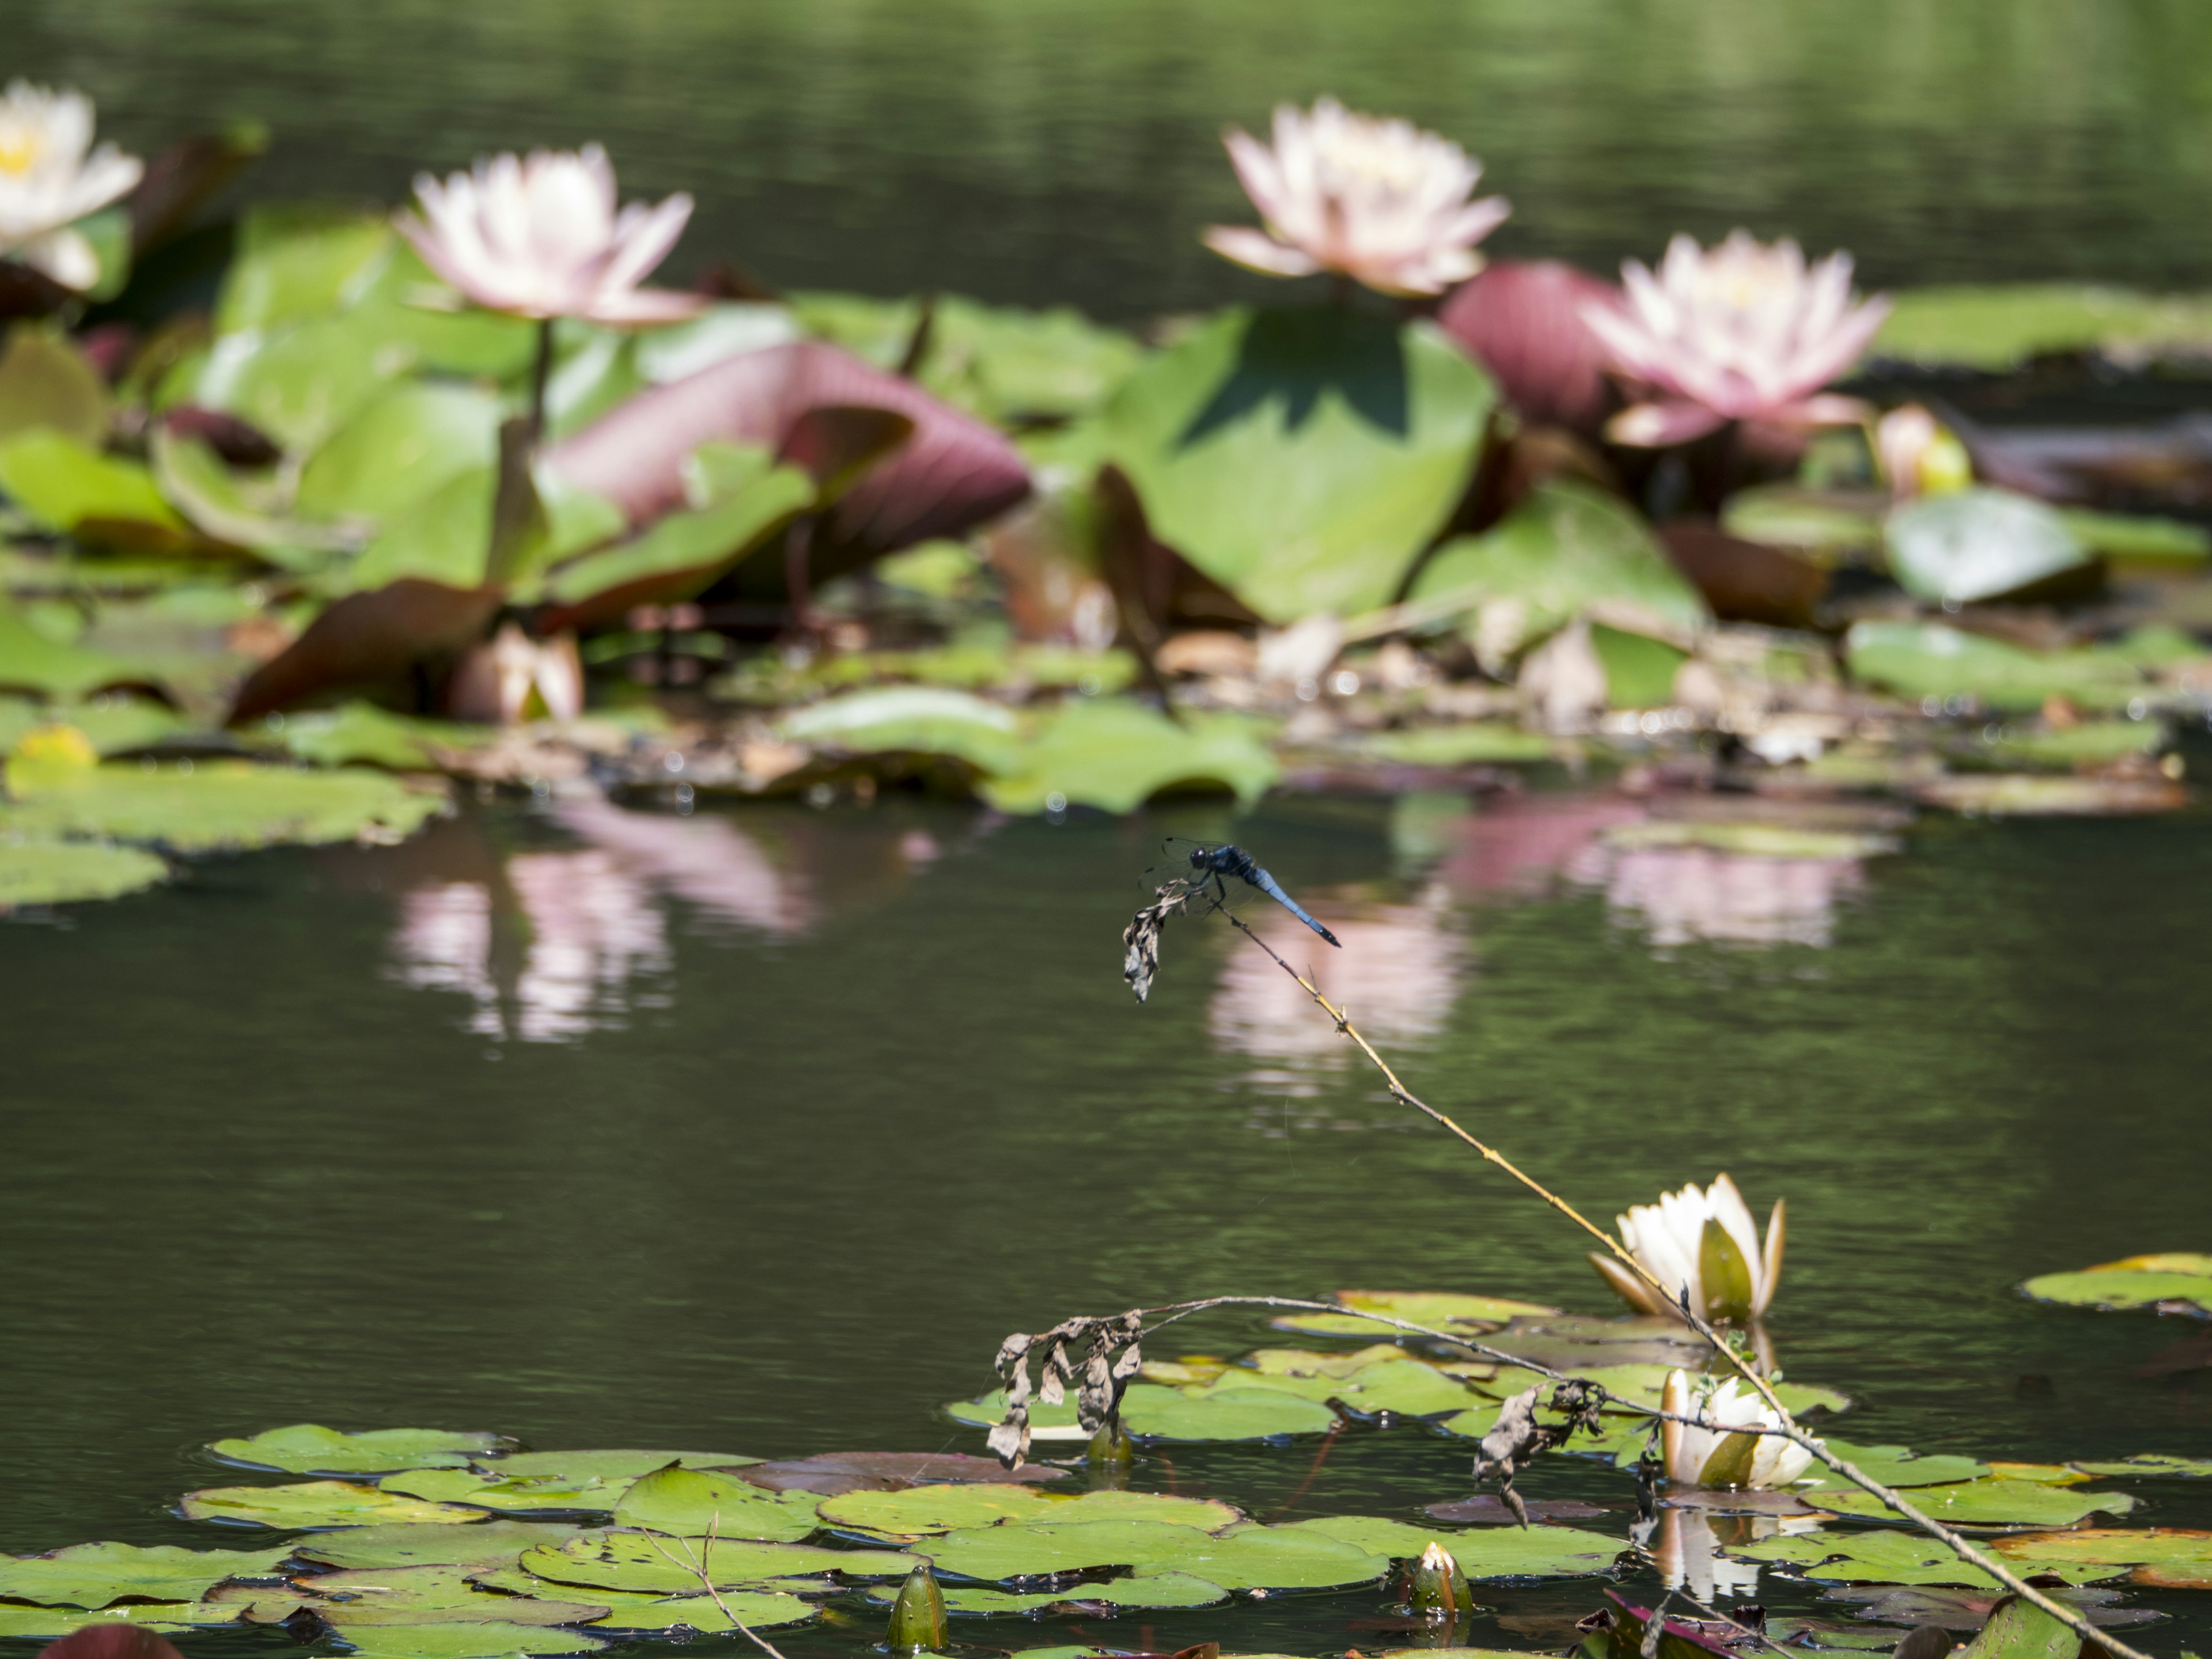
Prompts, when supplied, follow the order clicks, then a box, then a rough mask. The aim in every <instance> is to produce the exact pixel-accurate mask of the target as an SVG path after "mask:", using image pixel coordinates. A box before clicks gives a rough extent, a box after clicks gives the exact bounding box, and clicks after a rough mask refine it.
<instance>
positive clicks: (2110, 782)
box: [1911, 772, 2189, 817]
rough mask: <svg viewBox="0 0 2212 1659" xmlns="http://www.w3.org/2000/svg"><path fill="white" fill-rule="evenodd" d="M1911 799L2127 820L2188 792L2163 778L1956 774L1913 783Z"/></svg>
mask: <svg viewBox="0 0 2212 1659" xmlns="http://www.w3.org/2000/svg"><path fill="white" fill-rule="evenodd" d="M1911 795H1912V798H1913V799H1915V800H1918V801H1922V802H1924V803H1925V804H1927V805H1929V806H1941V807H1943V808H1945V809H1946V810H1947V811H1953V812H1965V813H1969V814H1972V815H1975V816H1979V817H2133V816H2136V815H2137V814H2141V813H2146V812H2171V811H2176V810H2177V809H2179V808H2180V807H2183V806H2186V805H2188V804H2189V792H2188V791H2187V790H2186V789H2185V788H2184V787H2182V786H2181V785H2180V784H2179V783H2176V782H2173V781H2172V780H2170V779H2167V778H2163V777H2154V778H2127V777H2071V778H2065V777H2049V776H2039V775H2035V774H2033V773H2005V772H1989V773H1979V772H1972V773H1960V774H1954V775H1951V776H1948V777H1939V778H1929V779H1928V780H1927V781H1924V782H1922V783H1918V784H1915V785H1914V786H1913V787H1912V789H1911Z"/></svg>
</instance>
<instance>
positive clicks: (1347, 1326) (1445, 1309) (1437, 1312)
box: [1270, 1291, 1559, 1338]
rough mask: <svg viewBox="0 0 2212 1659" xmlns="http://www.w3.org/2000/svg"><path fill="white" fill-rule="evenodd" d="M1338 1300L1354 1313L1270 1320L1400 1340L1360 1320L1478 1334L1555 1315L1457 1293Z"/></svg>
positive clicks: (1321, 1332)
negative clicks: (1526, 1317)
mask: <svg viewBox="0 0 2212 1659" xmlns="http://www.w3.org/2000/svg"><path fill="white" fill-rule="evenodd" d="M1335 1299H1336V1300H1337V1301H1339V1302H1340V1303H1342V1304H1344V1305H1345V1307H1346V1309H1347V1310H1352V1311H1349V1312H1346V1313H1342V1314H1327V1313H1292V1314H1284V1315H1282V1316H1279V1317H1278V1318H1276V1319H1274V1320H1272V1321H1270V1323H1272V1324H1273V1326H1274V1327H1275V1328H1276V1329H1277V1330H1282V1331H1309V1332H1311V1333H1312V1334H1315V1335H1317V1336H1364V1337H1370V1338H1374V1337H1388V1336H1391V1335H1402V1334H1405V1333H1403V1332H1400V1331H1399V1330H1398V1329H1397V1328H1396V1327H1395V1326H1390V1325H1382V1324H1377V1323H1376V1322H1375V1321H1373V1320H1371V1319H1361V1318H1359V1317H1358V1312H1359V1311H1362V1310H1364V1311H1365V1312H1369V1313H1375V1314H1381V1315H1383V1316H1386V1317H1388V1318H1391V1319H1402V1320H1405V1321H1407V1322H1410V1323H1412V1324H1415V1325H1425V1326H1427V1327H1429V1328H1431V1329H1433V1330H1444V1331H1449V1330H1454V1329H1459V1330H1467V1331H1474V1332H1482V1331H1491V1330H1496V1329H1497V1328H1498V1327H1499V1326H1501V1325H1504V1323H1506V1322H1508V1321H1509V1320H1511V1319H1515V1318H1517V1317H1519V1316H1523V1315H1530V1316H1542V1315H1547V1314H1556V1313H1558V1312H1559V1310H1558V1309H1557V1308H1547V1307H1546V1306H1544V1305H1543V1304H1541V1303H1537V1302H1516V1301H1514V1300H1513V1299H1512V1298H1511V1297H1503V1296H1474V1295H1465V1294H1462V1293H1460V1292H1458V1291H1338V1292H1337V1293H1336V1298H1335Z"/></svg>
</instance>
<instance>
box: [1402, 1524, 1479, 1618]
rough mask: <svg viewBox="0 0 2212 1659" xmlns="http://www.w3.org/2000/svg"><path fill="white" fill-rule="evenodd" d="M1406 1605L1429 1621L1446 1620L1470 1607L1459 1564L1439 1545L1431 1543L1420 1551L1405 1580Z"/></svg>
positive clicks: (1470, 1598)
mask: <svg viewBox="0 0 2212 1659" xmlns="http://www.w3.org/2000/svg"><path fill="white" fill-rule="evenodd" d="M1406 1605H1407V1607H1409V1608H1411V1609H1412V1610H1413V1612H1415V1613H1425V1614H1427V1615H1428V1616H1429V1617H1431V1618H1432V1619H1449V1618H1450V1617H1452V1616H1453V1615H1454V1614H1455V1613H1458V1612H1460V1611H1461V1610H1462V1609H1463V1608H1467V1607H1471V1606H1472V1605H1473V1598H1472V1597H1471V1596H1470V1595H1468V1589H1467V1584H1466V1581H1464V1580H1463V1579H1462V1578H1461V1577H1460V1576H1459V1563H1458V1562H1456V1561H1455V1560H1453V1559H1452V1557H1451V1552H1450V1551H1449V1550H1447V1549H1446V1548H1445V1547H1443V1545H1442V1544H1438V1543H1435V1542H1433V1541H1432V1542H1431V1544H1430V1545H1429V1547H1428V1548H1426V1549H1425V1550H1423V1551H1422V1552H1421V1559H1419V1560H1418V1561H1416V1562H1414V1563H1413V1569H1412V1571H1411V1572H1409V1573H1408V1574H1407V1585H1406Z"/></svg>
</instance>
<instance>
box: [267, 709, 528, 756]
mask: <svg viewBox="0 0 2212 1659" xmlns="http://www.w3.org/2000/svg"><path fill="white" fill-rule="evenodd" d="M494 737H495V733H494V732H492V731H491V730H490V729H489V728H488V727H485V726H461V725H458V724H456V723H454V722H453V721H450V720H422V719H418V718H417V717H416V716H414V715H410V714H393V713H392V712H391V711H390V710H389V709H385V708H377V707H375V706H374V704H372V703H366V702H349V703H347V704H345V705H344V706H343V708H336V709H331V710H319V709H318V710H310V711H308V712H307V713H303V714H288V715H286V716H285V717H284V726H283V731H282V732H280V733H279V734H278V741H279V742H281V743H282V744H283V746H284V750H285V752H286V753H288V754H289V755H290V756H291V757H293V758H294V759H295V760H303V761H308V762H312V763H313V764H315V765H317V766H356V765H365V766H381V767H386V768H387V769H390V770H392V771H394V772H435V771H437V770H439V769H441V767H442V766H443V765H444V764H445V762H444V758H443V757H444V756H445V755H446V754H447V753H448V752H451V751H453V750H469V749H475V748H478V747H481V746H482V745H483V744H487V743H489V742H491V741H492V740H493V738H494Z"/></svg>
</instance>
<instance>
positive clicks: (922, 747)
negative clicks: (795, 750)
mask: <svg viewBox="0 0 2212 1659" xmlns="http://www.w3.org/2000/svg"><path fill="white" fill-rule="evenodd" d="M783 735H784V736H785V737H786V738H789V739H791V740H792V741H793V742H798V743H805V744H817V745H819V746H822V747H825V748H829V749H836V750H844V751H846V752H848V753H851V754H860V755H876V754H894V753H902V752H911V753H916V754H926V755H946V756H950V757H951V758H953V759H955V760H959V761H964V762H966V763H968V764H969V765H970V766H973V767H975V769H977V770H978V771H981V772H987V773H997V772H1006V771H1012V770H1013V769H1015V768H1017V767H1018V765H1019V764H1020V757H1021V752H1022V740H1021V736H1020V732H1019V729H1018V722H1017V721H1016V720H1015V718H1014V714H1013V711H1012V709H1010V708H1006V707H1005V706H1004V705H1003V704H1000V703H995V702H986V701H984V700H983V699H982V698H981V697H978V696H973V695H971V694H969V693H968V692H965V691H957V690H952V689H951V687H949V686H934V685H902V686H885V687H883V688H881V689H879V690H869V691H854V692H851V693H848V695H846V696H842V697H832V698H830V699H829V701H827V702H818V703H816V704H814V705H812V706H811V707H810V708H799V709H794V710H793V711H792V712H791V713H790V714H787V715H786V716H785V717H784V720H783Z"/></svg>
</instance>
